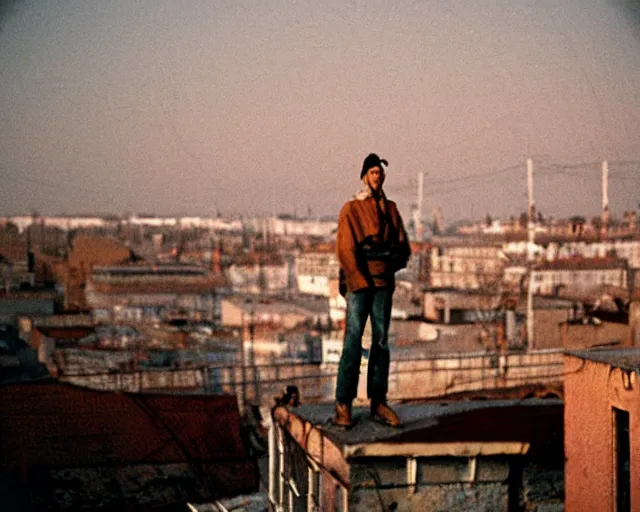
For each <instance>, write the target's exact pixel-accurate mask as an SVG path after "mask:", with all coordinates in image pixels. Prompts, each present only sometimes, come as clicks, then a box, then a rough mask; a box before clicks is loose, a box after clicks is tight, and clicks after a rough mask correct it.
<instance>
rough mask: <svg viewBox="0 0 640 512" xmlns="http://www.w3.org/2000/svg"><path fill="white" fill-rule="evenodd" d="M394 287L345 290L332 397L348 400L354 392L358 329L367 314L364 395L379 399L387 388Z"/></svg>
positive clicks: (359, 355)
mask: <svg viewBox="0 0 640 512" xmlns="http://www.w3.org/2000/svg"><path fill="white" fill-rule="evenodd" d="M393 291H394V287H393V286H391V287H385V288H366V289H364V290H358V291H355V292H349V293H347V326H346V331H345V336H344V346H343V348H342V355H341V357H340V366H339V367H338V383H337V385H336V400H337V401H338V402H340V403H343V404H350V403H351V402H352V401H353V399H354V398H356V396H357V395H358V379H359V377H360V360H361V358H362V333H363V332H364V327H365V325H366V323H367V318H369V317H370V318H371V331H372V340H371V350H370V352H369V365H368V370H367V396H368V397H369V399H371V401H372V402H383V401H385V399H386V397H387V390H388V388H389V361H390V358H389V343H388V334H389V323H390V322H391V302H392V297H393Z"/></svg>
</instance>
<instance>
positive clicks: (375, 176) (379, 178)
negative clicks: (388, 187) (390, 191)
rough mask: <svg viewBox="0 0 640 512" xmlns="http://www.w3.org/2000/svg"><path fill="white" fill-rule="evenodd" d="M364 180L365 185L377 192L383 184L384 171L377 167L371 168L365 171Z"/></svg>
mask: <svg viewBox="0 0 640 512" xmlns="http://www.w3.org/2000/svg"><path fill="white" fill-rule="evenodd" d="M365 178H366V179H367V184H368V185H369V186H370V187H371V188H372V189H373V190H375V191H378V190H380V187H382V184H383V183H384V171H383V170H382V169H381V168H380V167H378V166H376V167H372V168H371V169H369V170H368V171H367V174H365Z"/></svg>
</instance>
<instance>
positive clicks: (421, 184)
mask: <svg viewBox="0 0 640 512" xmlns="http://www.w3.org/2000/svg"><path fill="white" fill-rule="evenodd" d="M423 189H424V172H422V171H420V172H419V173H418V218H417V219H416V221H417V222H416V235H417V236H416V238H417V239H418V242H422V232H423V230H422V196H423Z"/></svg>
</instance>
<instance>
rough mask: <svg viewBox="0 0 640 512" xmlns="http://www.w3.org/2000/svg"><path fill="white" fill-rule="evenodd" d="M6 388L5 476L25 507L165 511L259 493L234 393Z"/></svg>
mask: <svg viewBox="0 0 640 512" xmlns="http://www.w3.org/2000/svg"><path fill="white" fill-rule="evenodd" d="M0 391H1V392H0V424H1V425H2V439H1V440H0V480H2V481H3V482H8V481H13V482H16V483H17V485H16V486H15V487H13V488H11V489H4V491H6V492H9V493H16V495H15V496H14V498H15V500H16V502H17V503H22V504H23V508H22V509H24V510H26V509H29V510H34V509H40V507H38V505H43V504H46V505H47V507H44V506H43V507H42V508H43V509H44V508H48V507H49V506H52V505H54V508H56V509H58V508H74V507H76V508H81V507H89V508H91V509H94V508H97V507H99V506H106V505H111V506H113V505H117V504H120V505H125V504H126V505H132V504H146V505H149V506H150V505H155V506H160V505H167V504H170V503H178V502H185V501H196V502H202V501H210V500H212V499H216V498H219V497H222V496H234V495H236V494H240V493H244V492H251V491H255V490H257V486H258V482H257V467H256V464H255V460H254V459H253V458H252V457H251V456H249V455H248V453H247V451H246V450H245V447H244V445H243V442H242V439H241V434H240V415H239V411H238V407H237V400H236V398H235V397H234V396H232V395H228V396H227V395H215V396H171V395H145V394H126V393H116V392H103V391H95V390H88V389H83V388H79V387H75V386H72V385H69V384H63V383H60V382H55V381H49V382H32V383H24V384H12V385H4V386H1V387H0ZM220 425H225V428H222V429H221V428H220ZM17 475H23V476H22V478H17V479H16V476H17ZM83 480H84V481H83ZM5 499H7V495H6V494H5V493H3V495H2V499H1V500H0V508H1V505H2V503H3V501H2V500H5ZM27 505H28V506H27ZM34 506H35V507H36V508H31V507H34ZM16 509H17V508H16Z"/></svg>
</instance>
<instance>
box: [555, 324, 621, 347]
mask: <svg viewBox="0 0 640 512" xmlns="http://www.w3.org/2000/svg"><path fill="white" fill-rule="evenodd" d="M561 332H562V339H563V344H564V347H565V348H566V349H569V350H576V349H583V348H590V347H595V346H596V345H606V344H609V343H613V342H616V341H617V342H619V344H618V345H617V346H619V347H629V346H631V330H630V328H629V326H628V325H626V324H618V323H613V322H602V323H601V324H600V325H583V324H566V323H565V324H562V326H561Z"/></svg>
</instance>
